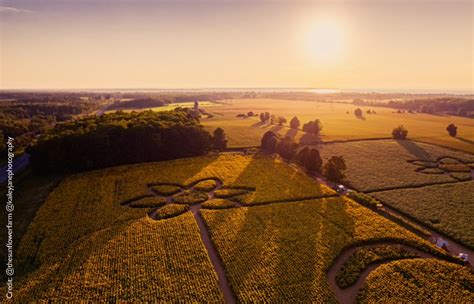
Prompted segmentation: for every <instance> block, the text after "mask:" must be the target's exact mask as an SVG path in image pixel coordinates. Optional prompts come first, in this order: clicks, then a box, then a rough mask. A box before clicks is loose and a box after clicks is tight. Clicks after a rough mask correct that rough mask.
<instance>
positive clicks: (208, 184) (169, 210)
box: [121, 177, 255, 220]
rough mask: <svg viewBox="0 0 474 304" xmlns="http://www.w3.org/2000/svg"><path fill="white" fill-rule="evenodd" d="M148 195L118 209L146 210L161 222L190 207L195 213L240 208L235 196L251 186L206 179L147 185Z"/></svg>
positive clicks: (253, 189)
mask: <svg viewBox="0 0 474 304" xmlns="http://www.w3.org/2000/svg"><path fill="white" fill-rule="evenodd" d="M147 187H148V191H149V193H148V194H144V195H141V196H138V197H135V198H133V199H130V200H127V201H124V202H122V203H121V205H122V206H128V207H131V208H145V209H149V211H148V216H149V217H150V218H152V219H154V220H161V219H165V218H171V217H176V216H179V215H181V214H183V213H185V212H187V211H189V210H190V209H191V208H193V209H194V210H199V209H200V208H201V207H202V208H206V209H227V208H236V207H241V203H240V202H239V201H238V200H237V197H239V196H242V195H245V194H248V193H250V192H252V191H255V188H252V187H243V186H225V185H224V184H223V182H222V181H221V180H220V179H219V178H215V177H209V178H204V179H199V180H196V181H194V182H192V183H190V184H188V185H181V184H179V183H164V182H163V183H162V182H157V183H149V184H147Z"/></svg>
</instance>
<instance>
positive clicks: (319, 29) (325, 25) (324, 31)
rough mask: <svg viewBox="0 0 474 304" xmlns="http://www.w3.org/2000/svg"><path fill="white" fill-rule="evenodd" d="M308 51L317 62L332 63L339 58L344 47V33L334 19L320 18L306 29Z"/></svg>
mask: <svg viewBox="0 0 474 304" xmlns="http://www.w3.org/2000/svg"><path fill="white" fill-rule="evenodd" d="M307 39H308V51H309V55H310V57H311V58H312V59H313V60H314V61H315V62H317V63H320V64H321V63H332V62H335V61H337V60H338V59H340V57H341V55H342V51H343V49H344V33H343V29H342V27H341V25H340V24H338V23H337V22H336V21H334V20H320V21H319V22H317V23H315V24H314V25H313V26H312V27H311V28H310V30H309V31H308V38H307Z"/></svg>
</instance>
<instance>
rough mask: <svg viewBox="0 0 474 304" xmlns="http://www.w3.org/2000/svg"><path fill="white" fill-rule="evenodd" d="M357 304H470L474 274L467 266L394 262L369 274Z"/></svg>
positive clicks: (432, 261)
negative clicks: (408, 303)
mask: <svg viewBox="0 0 474 304" xmlns="http://www.w3.org/2000/svg"><path fill="white" fill-rule="evenodd" d="M358 302H360V303H407V302H410V303H453V304H454V303H455V304H457V303H474V275H473V274H472V272H471V271H470V270H469V269H468V268H467V267H462V266H460V265H456V264H452V263H448V262H445V261H440V260H435V259H414V260H403V261H395V262H392V263H389V264H385V265H382V266H380V267H378V268H377V269H375V270H374V271H373V272H371V273H370V274H369V276H368V277H367V279H366V281H365V283H364V286H363V288H362V289H361V290H360V292H359V296H358Z"/></svg>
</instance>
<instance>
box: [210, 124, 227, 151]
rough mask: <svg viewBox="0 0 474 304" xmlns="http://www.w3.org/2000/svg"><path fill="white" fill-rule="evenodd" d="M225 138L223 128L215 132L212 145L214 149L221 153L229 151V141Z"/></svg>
mask: <svg viewBox="0 0 474 304" xmlns="http://www.w3.org/2000/svg"><path fill="white" fill-rule="evenodd" d="M225 137H226V136H225V132H224V130H223V129H222V128H217V129H215V130H214V136H213V137H212V145H213V147H214V149H216V150H219V151H224V150H225V149H227V140H226V138H225Z"/></svg>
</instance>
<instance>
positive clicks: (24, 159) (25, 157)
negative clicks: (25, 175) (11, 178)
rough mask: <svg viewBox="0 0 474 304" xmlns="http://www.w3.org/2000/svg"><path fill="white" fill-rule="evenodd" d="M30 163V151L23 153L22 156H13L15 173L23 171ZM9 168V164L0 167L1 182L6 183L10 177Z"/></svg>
mask: <svg viewBox="0 0 474 304" xmlns="http://www.w3.org/2000/svg"><path fill="white" fill-rule="evenodd" d="M29 164H30V155H29V154H28V153H23V154H22V155H20V156H15V158H13V173H14V174H18V173H20V172H21V171H23V170H25V169H26V167H28V165H29ZM7 168H8V164H5V165H3V166H2V167H1V168H0V184H4V183H6V181H7V179H8V174H7Z"/></svg>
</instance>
